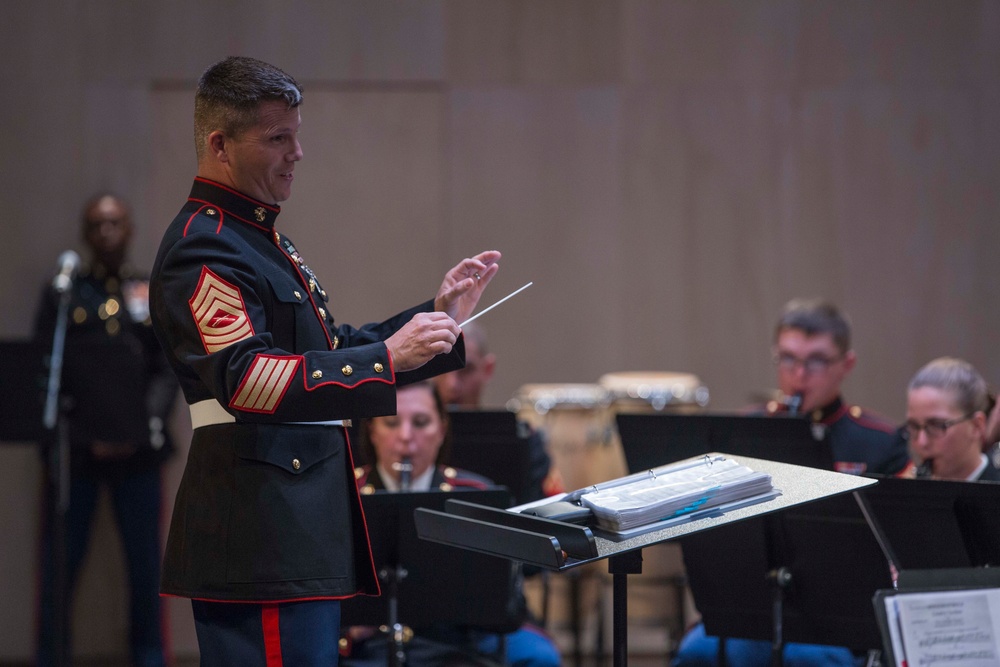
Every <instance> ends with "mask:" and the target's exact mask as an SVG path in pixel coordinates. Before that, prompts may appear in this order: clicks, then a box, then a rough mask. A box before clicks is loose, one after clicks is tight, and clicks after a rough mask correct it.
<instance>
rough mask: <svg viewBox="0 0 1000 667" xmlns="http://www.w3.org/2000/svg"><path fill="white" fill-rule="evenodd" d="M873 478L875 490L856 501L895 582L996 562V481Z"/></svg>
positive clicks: (934, 579) (928, 581)
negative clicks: (892, 569) (894, 571)
mask: <svg viewBox="0 0 1000 667" xmlns="http://www.w3.org/2000/svg"><path fill="white" fill-rule="evenodd" d="M872 477H873V478H876V476H874V475H872ZM877 479H878V480H879V484H878V485H877V486H878V487H879V488H878V491H876V490H875V489H874V488H872V489H869V490H867V491H866V492H864V493H861V494H859V497H860V502H861V503H862V507H863V508H864V510H865V512H866V514H867V517H868V520H869V523H870V524H871V528H872V531H873V532H874V534H875V535H876V536H877V537H878V539H879V541H880V543H881V544H882V547H883V549H885V552H886V557H887V558H888V559H889V560H890V561H891V562H892V563H893V564H894V565H895V566H896V569H897V570H898V572H899V577H898V584H899V586H900V587H906V586H915V587H921V586H927V585H933V584H937V583H941V582H942V577H943V576H944V573H943V572H941V570H946V569H959V570H961V569H967V568H983V567H989V566H998V565H1000V522H998V521H997V517H998V516H1000V484H998V483H996V482H955V481H945V480H926V479H897V478H891V477H885V478H883V477H877ZM935 570H938V571H939V572H934V571H935ZM960 578H961V577H960Z"/></svg>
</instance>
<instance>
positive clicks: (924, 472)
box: [916, 458, 934, 479]
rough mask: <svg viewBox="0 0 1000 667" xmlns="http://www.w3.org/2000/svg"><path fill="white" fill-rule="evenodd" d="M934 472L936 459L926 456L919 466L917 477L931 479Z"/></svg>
mask: <svg viewBox="0 0 1000 667" xmlns="http://www.w3.org/2000/svg"><path fill="white" fill-rule="evenodd" d="M933 474H934V459H932V458H926V459H924V460H923V461H921V462H920V465H918V466H917V470H916V477H917V479H930V477H931V476H932V475H933Z"/></svg>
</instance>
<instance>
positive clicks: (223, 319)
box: [188, 266, 254, 354]
mask: <svg viewBox="0 0 1000 667" xmlns="http://www.w3.org/2000/svg"><path fill="white" fill-rule="evenodd" d="M188 305H189V306H190V308H191V314H192V315H193V316H194V320H195V322H196V323H197V324H198V332H199V333H200V334H201V340H202V343H203V344H204V346H205V350H206V351H207V352H208V353H209V354H211V353H212V352H218V351H219V350H221V349H223V348H225V347H227V346H229V345H232V344H233V343H236V342H238V341H241V340H243V339H245V338H250V337H251V336H253V335H254V331H253V325H252V324H251V322H250V318H249V317H248V316H247V312H246V307H245V306H244V304H243V296H242V295H241V294H240V290H239V289H238V288H237V287H235V286H233V285H230V284H229V283H227V282H226V281H224V280H223V279H222V278H220V277H219V276H217V275H216V274H214V273H212V271H211V270H210V269H209V268H208V267H207V266H203V267H202V269H201V279H200V280H199V281H198V289H196V290H195V293H194V296H192V297H191V299H190V300H188Z"/></svg>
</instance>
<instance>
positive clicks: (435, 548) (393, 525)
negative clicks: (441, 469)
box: [341, 489, 523, 663]
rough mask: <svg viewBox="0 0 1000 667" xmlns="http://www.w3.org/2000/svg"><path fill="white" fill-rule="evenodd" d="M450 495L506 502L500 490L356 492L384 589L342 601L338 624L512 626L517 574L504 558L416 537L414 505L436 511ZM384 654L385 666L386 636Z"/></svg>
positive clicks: (517, 617) (501, 629) (517, 620)
mask: <svg viewBox="0 0 1000 667" xmlns="http://www.w3.org/2000/svg"><path fill="white" fill-rule="evenodd" d="M450 498H462V499H465V500H468V501H471V502H475V503H477V504H481V505H483V506H486V507H506V506H508V504H509V503H510V493H509V492H508V491H507V490H506V489H487V490H478V489H476V490H468V491H456V492H453V493H445V492H441V491H421V492H398V493H391V492H376V493H372V494H365V495H362V496H361V504H362V506H363V508H364V513H365V521H366V523H367V525H368V536H369V539H370V541H371V547H372V557H373V559H374V562H375V569H376V571H377V572H378V573H379V578H380V579H381V580H382V581H383V588H384V590H383V595H382V596H381V597H377V598H375V597H364V596H358V597H354V598H350V599H348V600H344V601H343V602H342V603H341V624H342V625H343V626H345V627H346V626H352V625H374V626H381V625H385V626H387V627H388V628H389V631H390V633H392V632H393V626H394V625H399V624H405V625H407V626H409V627H411V628H413V629H414V630H417V631H419V630H421V629H427V628H431V627H432V626H435V625H439V624H446V625H450V626H462V627H471V628H477V629H482V630H486V631H488V632H495V633H501V634H502V633H507V632H512V631H513V630H516V629H517V628H519V627H520V625H521V623H522V622H523V615H522V610H521V608H520V604H519V598H518V596H517V593H518V590H517V582H518V576H517V572H516V568H514V567H512V565H511V563H510V562H508V561H506V560H503V559H501V558H496V557H494V556H485V555H481V554H470V553H468V552H466V551H463V550H460V549H455V548H453V547H449V546H444V545H440V544H434V543H432V542H428V541H426V540H421V539H419V538H418V537H417V530H416V527H415V525H414V510H415V509H416V508H427V509H435V510H441V509H443V508H444V505H445V502H446V501H447V500H448V499H450ZM397 573H400V574H401V576H397ZM393 616H394V618H393ZM390 639H392V637H390ZM389 651H390V663H393V659H392V658H393V657H394V655H395V653H394V652H393V642H391V641H390V642H389Z"/></svg>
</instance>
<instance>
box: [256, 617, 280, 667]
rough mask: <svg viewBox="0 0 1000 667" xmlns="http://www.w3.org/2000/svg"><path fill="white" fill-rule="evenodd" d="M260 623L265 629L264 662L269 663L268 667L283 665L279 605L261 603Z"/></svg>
mask: <svg viewBox="0 0 1000 667" xmlns="http://www.w3.org/2000/svg"><path fill="white" fill-rule="evenodd" d="M260 624H261V626H262V627H263V629H264V664H265V665H267V667H282V665H281V630H280V628H279V627H278V605H276V604H265V605H261V608H260Z"/></svg>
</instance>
